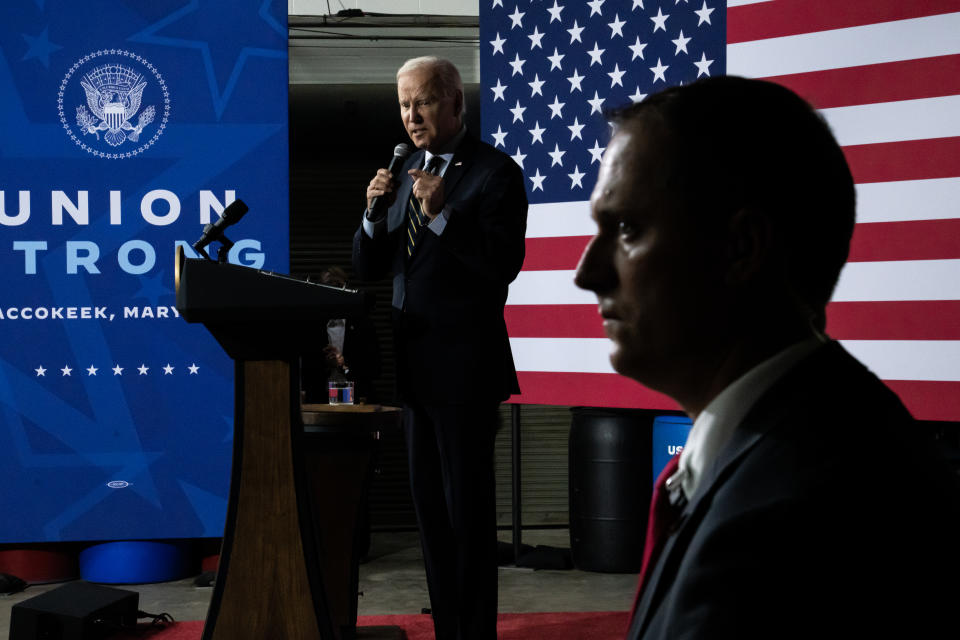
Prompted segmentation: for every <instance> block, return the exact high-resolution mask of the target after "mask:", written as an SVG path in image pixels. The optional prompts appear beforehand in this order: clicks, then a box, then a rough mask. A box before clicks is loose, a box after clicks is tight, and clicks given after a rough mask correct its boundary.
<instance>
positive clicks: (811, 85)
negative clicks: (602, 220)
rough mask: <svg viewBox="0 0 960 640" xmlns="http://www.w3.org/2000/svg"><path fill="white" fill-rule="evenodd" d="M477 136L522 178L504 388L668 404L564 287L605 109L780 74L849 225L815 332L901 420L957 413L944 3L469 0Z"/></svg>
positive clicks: (948, 26) (952, 141)
mask: <svg viewBox="0 0 960 640" xmlns="http://www.w3.org/2000/svg"><path fill="white" fill-rule="evenodd" d="M480 14H481V15H480V35H481V41H480V60H481V86H482V89H481V90H482V92H483V95H482V122H483V138H484V139H485V140H486V141H487V142H489V143H491V144H494V145H495V146H497V147H498V148H500V149H503V150H504V151H506V152H507V153H508V154H510V155H512V156H513V157H514V159H515V160H516V162H517V163H518V164H520V166H521V167H522V168H523V172H524V175H525V176H526V178H527V194H528V196H529V198H530V202H531V207H530V214H529V225H528V230H527V259H526V262H525V264H524V267H523V271H522V272H521V274H520V276H519V277H518V278H517V280H516V281H515V282H514V283H513V284H512V285H511V287H510V296H509V298H508V300H507V309H506V317H507V326H508V329H509V331H510V336H511V344H512V347H513V350H514V356H515V358H516V361H517V367H518V370H519V372H520V384H521V388H522V389H523V393H522V394H521V395H519V396H515V397H514V398H513V399H512V401H514V402H523V403H543V404H566V405H572V404H581V405H593V406H611V407H624V406H626V407H647V408H676V405H675V404H674V403H673V402H672V401H671V400H669V399H668V398H666V397H664V396H662V395H660V394H657V393H655V392H653V391H650V390H648V389H646V388H644V387H642V386H640V385H638V384H636V383H634V382H632V381H630V380H627V379H625V378H622V377H620V376H618V375H616V374H615V373H614V372H613V370H612V368H611V366H610V364H609V361H608V354H609V351H610V347H609V344H608V343H607V340H606V338H605V337H604V334H603V330H602V328H601V322H600V319H599V317H598V315H597V311H596V299H595V297H594V295H593V294H592V293H589V292H584V291H581V290H579V289H577V288H576V287H575V286H574V285H573V282H572V280H573V273H574V271H573V270H574V269H575V267H576V264H577V260H578V258H579V256H580V253H581V252H582V250H583V248H584V247H585V246H586V243H587V241H588V240H589V238H590V236H591V235H592V234H593V232H594V226H593V223H592V222H591V220H590V218H589V208H588V204H587V199H588V198H589V195H590V191H591V189H592V187H593V184H594V181H595V179H596V173H597V167H598V162H599V157H600V154H601V153H602V151H603V148H604V147H605V145H606V142H607V141H608V140H609V128H608V125H606V123H605V122H604V120H603V118H602V115H601V109H604V108H610V107H614V106H617V105H621V104H626V103H628V102H629V101H631V100H639V99H641V98H642V97H643V96H644V95H645V94H648V93H652V92H654V91H657V90H659V89H662V88H664V87H666V86H668V85H671V84H679V83H687V82H690V81H692V80H694V79H696V78H697V77H700V76H704V75H717V74H723V73H729V74H735V75H742V76H746V77H752V78H765V79H768V80H773V81H775V82H779V83H781V84H784V85H786V86H788V87H790V88H792V89H794V90H795V91H797V92H798V93H799V94H800V95H802V96H804V97H805V98H806V99H807V100H808V101H810V102H811V103H812V104H813V105H814V106H815V107H817V108H818V109H819V110H820V112H821V113H822V114H823V115H824V117H825V118H826V119H827V121H828V122H829V123H830V125H831V127H832V129H833V131H834V134H835V135H836V136H837V139H838V140H839V142H840V144H841V145H842V146H843V148H844V151H845V153H846V156H847V160H848V162H849V163H850V166H851V169H852V171H853V175H854V178H855V180H856V182H857V197H858V206H857V227H856V230H855V233H854V238H853V243H852V247H851V252H850V261H849V263H848V264H847V266H846V267H845V268H844V271H843V273H842V275H841V278H840V282H839V284H838V286H837V289H836V292H835V294H834V297H833V301H832V302H831V303H830V305H829V307H828V327H827V332H828V333H829V334H830V335H831V336H833V337H834V338H836V339H838V340H840V341H841V342H842V343H843V344H844V346H846V348H847V349H848V350H849V351H851V352H852V353H853V354H854V355H855V356H857V357H858V358H859V359H860V360H862V361H863V362H864V363H866V364H867V365H868V366H869V367H870V368H871V369H872V370H873V371H874V372H875V373H877V374H878V375H879V376H880V377H881V378H883V379H884V380H885V381H886V382H887V384H888V385H889V386H890V387H891V388H892V389H893V390H894V391H895V392H897V393H898V394H899V395H900V397H901V398H902V399H903V400H904V402H905V403H906V404H907V406H908V407H909V408H910V409H911V411H912V412H913V413H914V415H915V416H917V417H918V418H921V419H930V420H960V96H958V95H957V94H960V0H911V1H910V2H902V1H900V0H845V1H844V0H729V1H728V2H727V3H726V4H724V3H723V2H718V1H716V0H590V1H587V0H533V1H531V0H481V6H480Z"/></svg>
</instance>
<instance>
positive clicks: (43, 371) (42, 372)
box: [34, 365, 47, 378]
mask: <svg viewBox="0 0 960 640" xmlns="http://www.w3.org/2000/svg"><path fill="white" fill-rule="evenodd" d="M34 371H36V372H37V377H38V378H39V377H41V376H43V377H46V376H47V370H46V369H44V368H43V365H40V366H39V367H37V368H36V369H34Z"/></svg>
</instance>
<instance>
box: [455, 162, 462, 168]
mask: <svg viewBox="0 0 960 640" xmlns="http://www.w3.org/2000/svg"><path fill="white" fill-rule="evenodd" d="M462 164H463V163H462V162H454V163H453V166H455V167H459V166H460V165H462Z"/></svg>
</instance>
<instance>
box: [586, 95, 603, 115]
mask: <svg viewBox="0 0 960 640" xmlns="http://www.w3.org/2000/svg"><path fill="white" fill-rule="evenodd" d="M603 100H604V99H603V98H601V97H600V96H598V95H597V92H596V91H594V92H593V98H591V99H590V100H587V104H589V105H590V115H593V114H594V113H601V114H602V113H603Z"/></svg>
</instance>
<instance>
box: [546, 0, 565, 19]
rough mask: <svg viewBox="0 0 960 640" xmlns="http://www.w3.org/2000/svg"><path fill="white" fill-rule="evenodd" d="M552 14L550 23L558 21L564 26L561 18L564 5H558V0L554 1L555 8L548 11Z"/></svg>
mask: <svg viewBox="0 0 960 640" xmlns="http://www.w3.org/2000/svg"><path fill="white" fill-rule="evenodd" d="M547 11H549V12H550V22H553V21H554V20H556V21H557V22H559V23H560V24H563V20H562V19H561V18H560V12H561V11H563V5H557V0H553V7H552V8H549V9H547Z"/></svg>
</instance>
